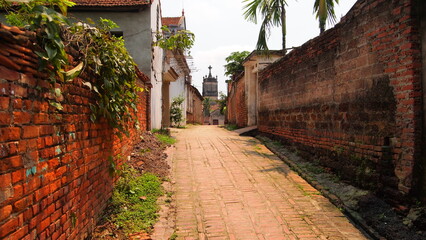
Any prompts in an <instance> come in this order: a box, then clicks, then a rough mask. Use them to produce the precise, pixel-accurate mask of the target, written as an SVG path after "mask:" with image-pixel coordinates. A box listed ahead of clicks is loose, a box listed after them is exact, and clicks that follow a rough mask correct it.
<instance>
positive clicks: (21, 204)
mask: <svg viewBox="0 0 426 240" xmlns="http://www.w3.org/2000/svg"><path fill="white" fill-rule="evenodd" d="M30 204H31V202H30V199H29V197H24V198H21V199H19V200H18V201H16V202H15V203H13V211H14V212H21V211H23V210H25V209H26V208H27V207H28V206H29V205H30Z"/></svg>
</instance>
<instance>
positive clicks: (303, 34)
mask: <svg viewBox="0 0 426 240" xmlns="http://www.w3.org/2000/svg"><path fill="white" fill-rule="evenodd" d="M313 2H314V0H298V1H296V0H289V1H287V3H288V6H287V8H286V9H287V47H297V46H300V45H302V44H303V43H304V42H306V41H308V40H309V39H312V38H314V37H316V36H318V34H319V28H318V21H317V20H316V19H315V15H314V14H313ZM339 2H340V4H339V5H337V6H336V7H335V11H336V16H337V20H338V21H339V20H340V18H341V17H342V16H344V15H345V14H346V13H347V12H348V11H349V10H350V9H351V7H352V6H353V5H354V3H355V2H356V0H340V1H339ZM161 4H162V14H163V17H178V16H181V14H182V9H184V10H185V17H186V27H187V29H188V30H190V31H192V32H193V33H194V34H195V45H194V47H193V48H192V49H191V56H192V57H193V59H192V60H190V62H189V63H190V64H191V62H192V63H193V65H192V68H193V69H192V76H193V85H194V86H195V87H197V88H198V90H199V91H200V92H202V82H203V76H205V75H207V74H208V71H209V70H208V66H209V65H211V66H212V67H213V69H212V74H213V76H216V75H217V76H218V82H219V91H222V92H224V93H225V94H226V84H225V80H227V77H225V76H224V67H223V65H225V64H226V61H225V58H226V57H227V56H228V55H229V54H230V53H232V52H235V51H250V52H251V51H253V50H254V48H255V47H256V42H257V36H258V32H259V27H260V24H257V25H256V24H254V23H251V22H248V21H246V20H245V19H244V17H243V16H242V14H243V10H242V8H243V6H244V4H243V3H242V0H161ZM328 28H330V26H329V25H328V24H327V29H328ZM268 47H269V49H271V50H279V49H281V36H280V29H278V28H276V29H273V31H272V32H271V36H270V38H269V41H268Z"/></svg>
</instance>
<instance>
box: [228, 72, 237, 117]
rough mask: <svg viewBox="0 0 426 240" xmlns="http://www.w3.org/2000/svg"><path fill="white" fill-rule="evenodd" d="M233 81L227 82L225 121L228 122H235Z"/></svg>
mask: <svg viewBox="0 0 426 240" xmlns="http://www.w3.org/2000/svg"><path fill="white" fill-rule="evenodd" d="M235 106H236V103H235V82H233V81H230V82H228V101H227V103H226V114H227V121H228V123H229V124H237V119H236V110H235Z"/></svg>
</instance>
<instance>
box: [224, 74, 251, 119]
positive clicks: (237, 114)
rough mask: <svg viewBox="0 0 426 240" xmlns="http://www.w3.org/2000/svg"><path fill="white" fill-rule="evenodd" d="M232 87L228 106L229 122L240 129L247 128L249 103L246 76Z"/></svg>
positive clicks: (236, 81)
mask: <svg viewBox="0 0 426 240" xmlns="http://www.w3.org/2000/svg"><path fill="white" fill-rule="evenodd" d="M229 84H231V87H230V91H229V96H228V103H227V104H228V105H227V111H228V112H227V114H228V122H229V123H231V124H236V125H237V126H238V127H246V126H247V118H248V116H247V103H246V92H245V82H244V76H243V75H241V76H239V77H238V78H237V79H236V80H235V81H233V82H232V83H229Z"/></svg>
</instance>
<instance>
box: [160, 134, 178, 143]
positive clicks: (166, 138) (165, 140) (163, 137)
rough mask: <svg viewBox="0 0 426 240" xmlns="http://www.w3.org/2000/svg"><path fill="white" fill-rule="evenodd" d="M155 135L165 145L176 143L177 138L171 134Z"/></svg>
mask: <svg viewBox="0 0 426 240" xmlns="http://www.w3.org/2000/svg"><path fill="white" fill-rule="evenodd" d="M155 136H156V137H157V139H158V140H159V141H160V142H161V143H162V144H164V145H173V144H175V143H176V139H174V138H172V137H170V136H169V135H165V134H155Z"/></svg>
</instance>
